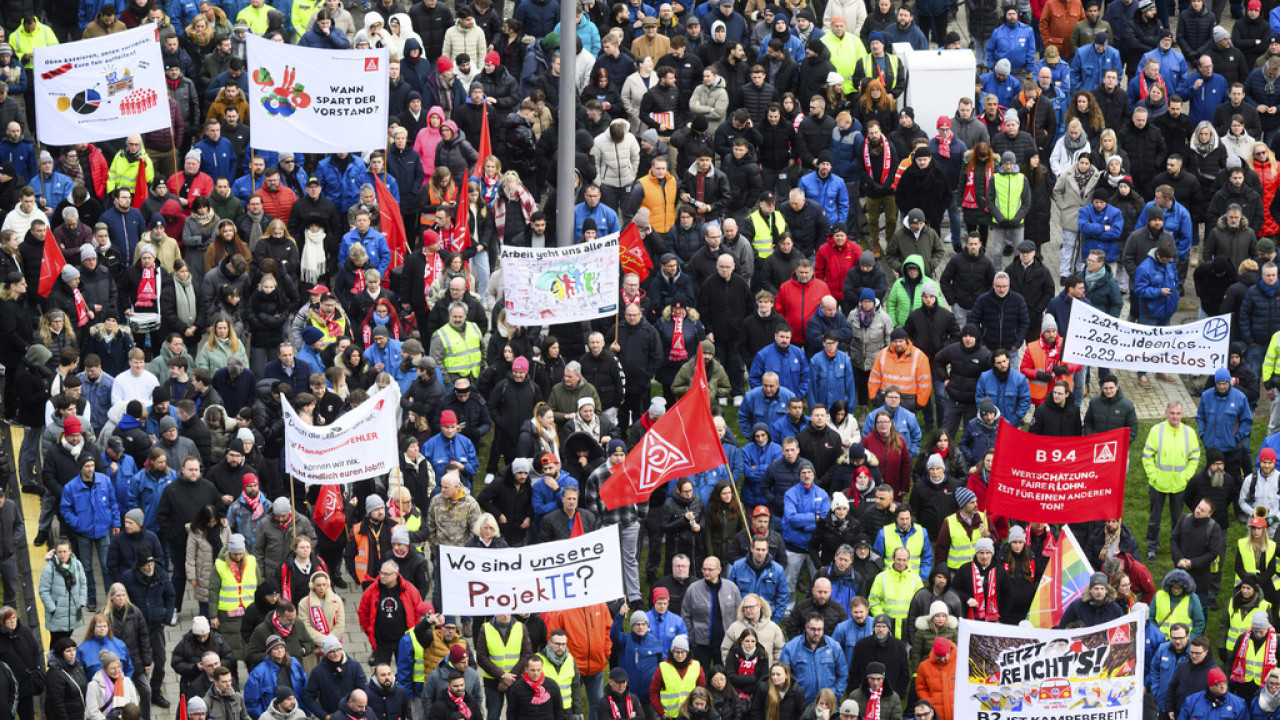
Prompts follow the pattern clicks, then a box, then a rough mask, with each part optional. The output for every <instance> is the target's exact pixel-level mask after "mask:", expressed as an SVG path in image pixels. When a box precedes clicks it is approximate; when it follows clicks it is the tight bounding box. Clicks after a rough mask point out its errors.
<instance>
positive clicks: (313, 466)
mask: <svg viewBox="0 0 1280 720" xmlns="http://www.w3.org/2000/svg"><path fill="white" fill-rule="evenodd" d="M399 405H400V388H399V387H398V386H397V385H396V384H395V383H391V384H390V385H388V386H387V387H385V388H383V389H382V390H379V391H378V392H376V393H374V394H373V396H372V397H370V398H369V399H368V400H366V401H364V402H363V403H361V404H360V406H359V407H357V408H355V409H353V410H352V411H351V412H348V413H347V414H345V415H343V416H342V417H340V418H338V419H337V420H336V421H335V422H334V423H333V424H332V425H325V426H323V427H313V426H311V425H307V424H306V423H304V422H302V420H301V419H300V418H299V417H298V413H297V412H296V411H295V410H294V409H293V406H292V405H290V404H289V401H288V400H284V401H282V402H281V403H280V406H281V408H282V409H283V410H284V463H285V468H284V469H285V472H287V473H289V474H290V475H292V476H293V477H294V478H296V479H298V480H301V481H302V482H304V483H306V484H308V485H339V484H342V483H349V482H355V481H356V480H364V479H365V478H371V477H377V476H379V475H386V474H387V473H389V472H391V470H392V469H394V468H398V467H400V454H399V450H398V449H397V448H396V410H397V408H398V407H399Z"/></svg>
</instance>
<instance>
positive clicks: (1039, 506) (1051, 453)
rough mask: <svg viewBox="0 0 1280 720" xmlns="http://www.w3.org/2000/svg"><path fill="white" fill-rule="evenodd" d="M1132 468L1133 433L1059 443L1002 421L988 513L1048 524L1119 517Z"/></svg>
mask: <svg viewBox="0 0 1280 720" xmlns="http://www.w3.org/2000/svg"><path fill="white" fill-rule="evenodd" d="M1128 467H1129V428H1120V429H1119V430H1108V431H1107V432H1103V433H1096V434H1094V435H1086V436H1084V437H1061V438H1058V437H1046V436H1044V435H1032V434H1031V433H1027V432H1022V431H1021V430H1018V429H1017V428H1014V427H1013V426H1012V425H1010V424H1009V423H1007V422H1004V421H1001V422H1000V427H999V429H998V430H996V447H995V456H994V457H993V458H992V462H991V481H990V488H989V489H988V490H987V510H988V511H989V512H990V513H992V514H993V515H1001V516H1004V517H1015V518H1026V519H1028V520H1036V521H1039V522H1047V523H1066V522H1088V521H1090V520H1107V519H1110V518H1118V517H1120V515H1121V513H1122V512H1123V508H1124V478H1125V472H1126V471H1127V470H1128Z"/></svg>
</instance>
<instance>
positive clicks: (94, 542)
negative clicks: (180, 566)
mask: <svg viewBox="0 0 1280 720" xmlns="http://www.w3.org/2000/svg"><path fill="white" fill-rule="evenodd" d="M110 547H111V536H110V535H103V536H102V537H100V538H87V537H85V536H83V535H79V534H77V535H76V555H77V556H79V558H80V563H81V564H82V565H84V574H85V576H86V578H87V580H88V583H87V584H86V585H85V590H86V591H87V592H88V596H87V597H88V599H89V605H90V606H91V607H97V605H98V601H97V597H98V595H97V584H96V583H95V581H94V579H93V554H94V551H95V550H96V551H97V554H98V567H99V568H101V569H102V584H103V589H104V590H105V589H106V588H109V587H111V573H108V572H107V550H108V549H110ZM185 553H186V550H185V548H184V549H183V557H184V558H185V557H186V554H185Z"/></svg>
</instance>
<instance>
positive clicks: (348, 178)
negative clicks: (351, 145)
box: [342, 163, 400, 207]
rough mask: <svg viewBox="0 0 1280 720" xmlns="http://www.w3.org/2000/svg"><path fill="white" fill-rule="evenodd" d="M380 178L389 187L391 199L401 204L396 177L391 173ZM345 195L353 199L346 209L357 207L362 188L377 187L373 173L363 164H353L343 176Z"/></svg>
mask: <svg viewBox="0 0 1280 720" xmlns="http://www.w3.org/2000/svg"><path fill="white" fill-rule="evenodd" d="M378 178H379V179H380V180H382V181H383V184H384V185H386V186H387V190H388V191H389V192H390V193H391V197H393V198H395V199H396V202H397V203H399V202H400V183H398V182H396V176H395V175H392V174H391V173H387V174H386V175H385V176H384V175H379V176H378ZM342 184H343V186H344V187H343V194H344V195H346V196H349V197H351V198H352V200H351V202H350V203H349V204H347V205H346V206H344V207H350V206H351V205H355V204H356V203H357V202H359V200H360V187H361V186H363V185H373V186H375V187H376V186H377V185H376V183H374V182H373V173H372V172H370V171H369V169H368V167H367V166H365V165H364V163H361V164H360V165H359V166H357V165H356V164H355V163H352V164H351V165H350V166H349V167H348V168H347V171H346V172H345V173H343V174H342Z"/></svg>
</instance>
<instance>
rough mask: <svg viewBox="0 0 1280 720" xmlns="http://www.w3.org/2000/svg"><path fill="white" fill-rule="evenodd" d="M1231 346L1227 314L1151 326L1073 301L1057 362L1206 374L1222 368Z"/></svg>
mask: <svg viewBox="0 0 1280 720" xmlns="http://www.w3.org/2000/svg"><path fill="white" fill-rule="evenodd" d="M1230 345H1231V316H1230V315H1218V316H1216V317H1211V318H1205V319H1204V320H1197V321H1195V322H1191V323H1187V324H1186V325H1168V326H1165V327H1155V326H1152V325H1139V324H1138V323H1131V322H1128V321H1127V320H1121V319H1120V318H1113V317H1111V316H1110V315H1107V314H1106V313H1104V312H1102V311H1100V310H1098V309H1097V308H1095V307H1093V306H1092V305H1089V304H1087V303H1082V302H1073V303H1071V326H1070V328H1069V329H1068V331H1067V337H1066V341H1065V342H1064V344H1063V347H1062V361H1063V362H1069V363H1079V364H1081V365H1093V366H1094V367H1105V368H1110V369H1112V370H1141V371H1142V372H1153V373H1170V374H1180V375H1205V374H1210V375H1211V374H1213V371H1214V370H1217V369H1218V368H1223V367H1226V366H1227V351H1228V348H1229V347H1230Z"/></svg>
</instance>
